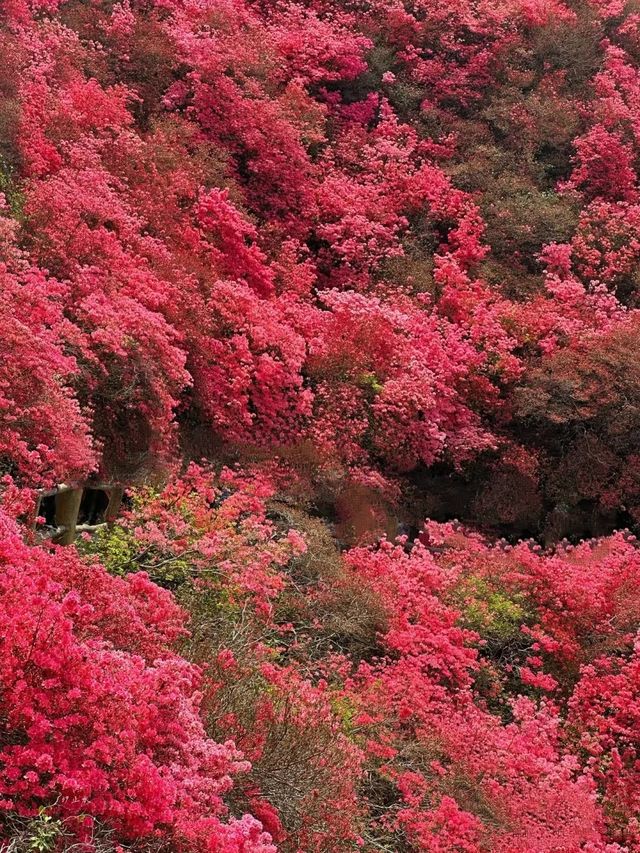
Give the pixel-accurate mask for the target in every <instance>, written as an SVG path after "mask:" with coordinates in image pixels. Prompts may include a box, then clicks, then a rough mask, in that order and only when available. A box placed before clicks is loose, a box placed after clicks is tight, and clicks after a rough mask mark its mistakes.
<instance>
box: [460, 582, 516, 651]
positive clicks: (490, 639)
mask: <svg viewBox="0 0 640 853" xmlns="http://www.w3.org/2000/svg"><path fill="white" fill-rule="evenodd" d="M458 595H459V597H460V607H461V612H462V621H463V623H464V625H465V627H466V628H470V629H471V630H473V631H475V632H476V633H478V634H479V635H480V637H481V638H482V639H483V640H484V641H485V642H486V643H487V645H488V646H489V648H496V647H504V646H507V645H509V644H510V643H511V642H513V641H515V640H516V639H517V638H518V637H519V636H520V629H521V626H522V625H523V624H524V623H526V622H528V621H529V619H530V616H531V614H530V612H529V611H528V609H527V605H526V602H525V600H524V597H523V596H522V595H521V594H520V593H517V592H513V593H512V592H509V591H507V590H505V589H496V588H494V587H493V586H492V585H490V584H489V583H488V582H487V581H486V580H485V579H483V578H478V577H470V578H468V579H467V580H466V582H465V583H464V584H463V586H462V587H461V588H460V589H459V590H458Z"/></svg>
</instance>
